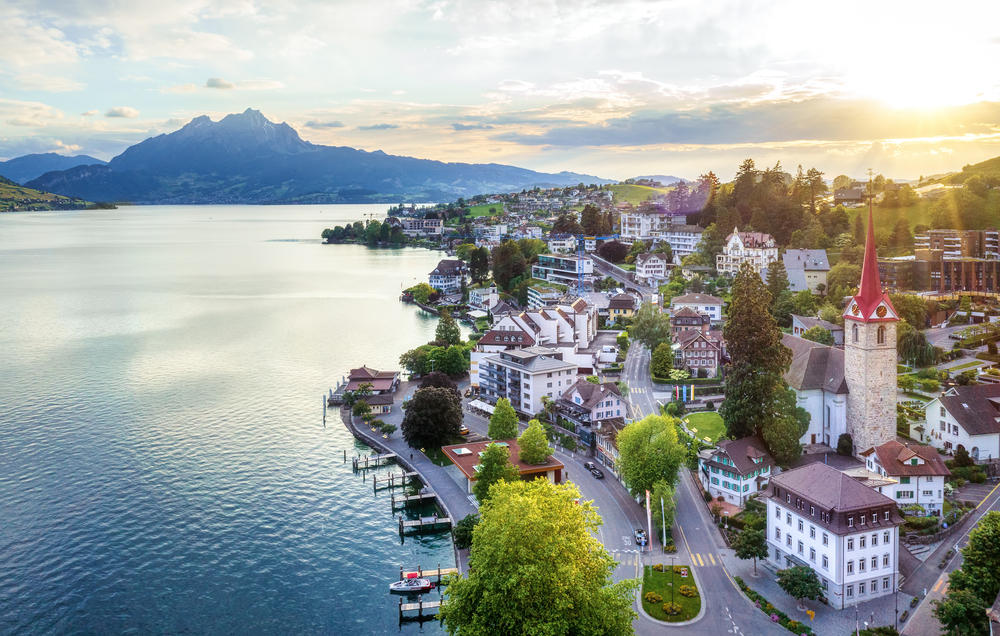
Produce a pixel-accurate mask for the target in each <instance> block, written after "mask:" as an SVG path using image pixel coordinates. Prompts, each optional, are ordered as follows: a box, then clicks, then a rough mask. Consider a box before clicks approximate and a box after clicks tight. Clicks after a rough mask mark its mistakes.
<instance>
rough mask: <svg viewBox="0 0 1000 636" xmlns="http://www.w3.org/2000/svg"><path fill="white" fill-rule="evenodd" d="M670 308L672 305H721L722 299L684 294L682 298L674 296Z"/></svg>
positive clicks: (706, 295) (704, 295) (705, 295)
mask: <svg viewBox="0 0 1000 636" xmlns="http://www.w3.org/2000/svg"><path fill="white" fill-rule="evenodd" d="M670 304H671V306H674V305H721V304H722V299H721V298H718V297H717V296H710V295H709V294H684V295H683V296H674V298H673V300H671V301H670Z"/></svg>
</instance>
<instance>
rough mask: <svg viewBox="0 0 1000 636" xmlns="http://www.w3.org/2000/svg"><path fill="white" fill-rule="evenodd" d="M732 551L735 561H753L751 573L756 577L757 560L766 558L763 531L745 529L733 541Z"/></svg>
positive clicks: (765, 543) (765, 542) (765, 540)
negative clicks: (733, 551) (734, 554)
mask: <svg viewBox="0 0 1000 636" xmlns="http://www.w3.org/2000/svg"><path fill="white" fill-rule="evenodd" d="M733 550H735V551H736V558H737V559H744V560H746V559H753V573H754V576H756V575H757V559H766V558H767V539H766V537H765V535H764V530H761V529H760V528H747V529H745V530H743V531H742V532H740V533H739V535H738V536H737V537H736V540H735V541H733Z"/></svg>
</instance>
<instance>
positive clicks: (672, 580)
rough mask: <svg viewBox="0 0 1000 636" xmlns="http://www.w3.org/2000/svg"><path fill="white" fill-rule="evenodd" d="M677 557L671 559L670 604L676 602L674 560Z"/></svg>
mask: <svg viewBox="0 0 1000 636" xmlns="http://www.w3.org/2000/svg"><path fill="white" fill-rule="evenodd" d="M676 558H677V557H670V603H671V605H672V604H673V602H674V560H675V559H676Z"/></svg>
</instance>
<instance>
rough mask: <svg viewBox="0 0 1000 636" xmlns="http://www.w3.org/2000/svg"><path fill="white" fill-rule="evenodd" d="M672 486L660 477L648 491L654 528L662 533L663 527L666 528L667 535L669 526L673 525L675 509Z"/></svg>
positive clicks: (675, 503) (668, 534)
mask: <svg viewBox="0 0 1000 636" xmlns="http://www.w3.org/2000/svg"><path fill="white" fill-rule="evenodd" d="M674 494H675V493H674V487H673V486H671V485H670V484H669V483H667V480H666V479H661V480H659V481H658V482H656V483H655V484H653V491H652V492H651V493H650V505H651V506H652V510H651V511H650V512H651V513H652V517H653V523H654V524H655V525H656V529H657V530H659V531H660V533H661V534H662V533H663V528H664V527H666V529H667V532H666V534H667V536H668V537H669V536H670V528H671V527H672V526H673V525H674V511H675V510H676V509H677V501H676V500H675V499H674Z"/></svg>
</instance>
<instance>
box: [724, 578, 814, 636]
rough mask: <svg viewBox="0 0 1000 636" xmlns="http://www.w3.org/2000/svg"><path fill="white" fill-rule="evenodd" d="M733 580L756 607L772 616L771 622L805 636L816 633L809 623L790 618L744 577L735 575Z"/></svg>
mask: <svg viewBox="0 0 1000 636" xmlns="http://www.w3.org/2000/svg"><path fill="white" fill-rule="evenodd" d="M733 580H734V581H736V584H737V585H739V586H740V590H742V591H743V593H744V594H746V596H747V598H749V599H750V600H751V601H753V604H754V607H756V608H757V609H759V610H760V611H762V612H764V613H765V614H767V615H768V616H769V617H770V619H771V622H773V623H778V624H779V625H781V626H782V627H784V628H785V629H787V630H788V631H790V632H792V633H793V634H802V635H803V636H811V635H812V634H814V633H815V632H813V630H812V629H811V628H810V627H809V626H808V625H804V624H802V623H801V622H799V621H797V620H794V619H791V618H789V617H788V614H785V613H784V612H782V611H781V610H780V609H778V608H776V607H775V606H774V605H771V604H770V603H768V602H767V599H766V598H764V597H763V596H761V595H760V594H758V593H757V592H756V591H754V590H753V589H751V588H750V586H748V585H747V584H746V583H744V582H743V579H741V578H740V577H738V576H735V577H733Z"/></svg>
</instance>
